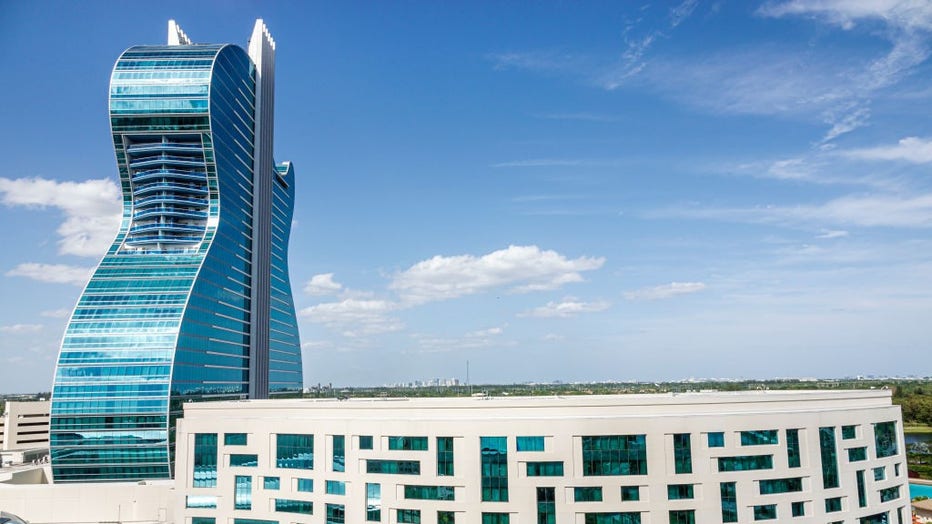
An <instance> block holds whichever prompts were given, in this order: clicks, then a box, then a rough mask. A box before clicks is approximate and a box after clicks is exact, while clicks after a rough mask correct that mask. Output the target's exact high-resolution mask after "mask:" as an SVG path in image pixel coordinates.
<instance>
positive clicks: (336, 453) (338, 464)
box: [332, 435, 346, 472]
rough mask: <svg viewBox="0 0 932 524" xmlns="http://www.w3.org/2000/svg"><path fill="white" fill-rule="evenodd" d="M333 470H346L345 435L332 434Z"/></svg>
mask: <svg viewBox="0 0 932 524" xmlns="http://www.w3.org/2000/svg"><path fill="white" fill-rule="evenodd" d="M332 447H333V457H332V461H333V471H336V472H343V471H346V465H345V462H346V437H344V436H343V435H333V446H332Z"/></svg>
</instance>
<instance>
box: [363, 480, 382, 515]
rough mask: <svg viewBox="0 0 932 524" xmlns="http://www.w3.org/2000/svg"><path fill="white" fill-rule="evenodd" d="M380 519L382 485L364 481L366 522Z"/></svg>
mask: <svg viewBox="0 0 932 524" xmlns="http://www.w3.org/2000/svg"><path fill="white" fill-rule="evenodd" d="M381 521H382V485H381V484H377V483H366V522H381Z"/></svg>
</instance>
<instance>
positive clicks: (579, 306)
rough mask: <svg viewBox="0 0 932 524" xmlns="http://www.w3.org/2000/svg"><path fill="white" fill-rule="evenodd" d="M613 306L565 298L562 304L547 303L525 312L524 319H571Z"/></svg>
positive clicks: (607, 303)
mask: <svg viewBox="0 0 932 524" xmlns="http://www.w3.org/2000/svg"><path fill="white" fill-rule="evenodd" d="M610 306H611V303H609V302H606V301H602V300H599V301H595V302H583V301H581V300H579V299H576V298H573V297H567V298H564V299H563V300H562V301H560V302H553V301H551V302H547V303H546V304H545V305H543V306H540V307H536V308H534V309H532V310H530V311H527V312H524V313H522V314H521V316H524V317H542V318H553V317H557V318H569V317H575V316H576V315H579V314H580V313H596V312H599V311H605V310H606V309H608V308H609V307H610Z"/></svg>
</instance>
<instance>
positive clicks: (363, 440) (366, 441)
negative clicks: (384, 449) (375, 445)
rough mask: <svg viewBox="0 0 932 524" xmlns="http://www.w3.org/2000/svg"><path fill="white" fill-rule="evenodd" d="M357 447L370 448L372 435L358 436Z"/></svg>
mask: <svg viewBox="0 0 932 524" xmlns="http://www.w3.org/2000/svg"><path fill="white" fill-rule="evenodd" d="M359 449H372V435H360V436H359Z"/></svg>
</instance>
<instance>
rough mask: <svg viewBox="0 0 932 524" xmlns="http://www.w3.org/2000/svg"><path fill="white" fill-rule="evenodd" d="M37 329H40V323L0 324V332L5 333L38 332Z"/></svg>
mask: <svg viewBox="0 0 932 524" xmlns="http://www.w3.org/2000/svg"><path fill="white" fill-rule="evenodd" d="M39 331H42V325H41V324H12V325H9V326H0V333H6V334H8V335H19V334H23V333H38V332H39Z"/></svg>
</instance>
